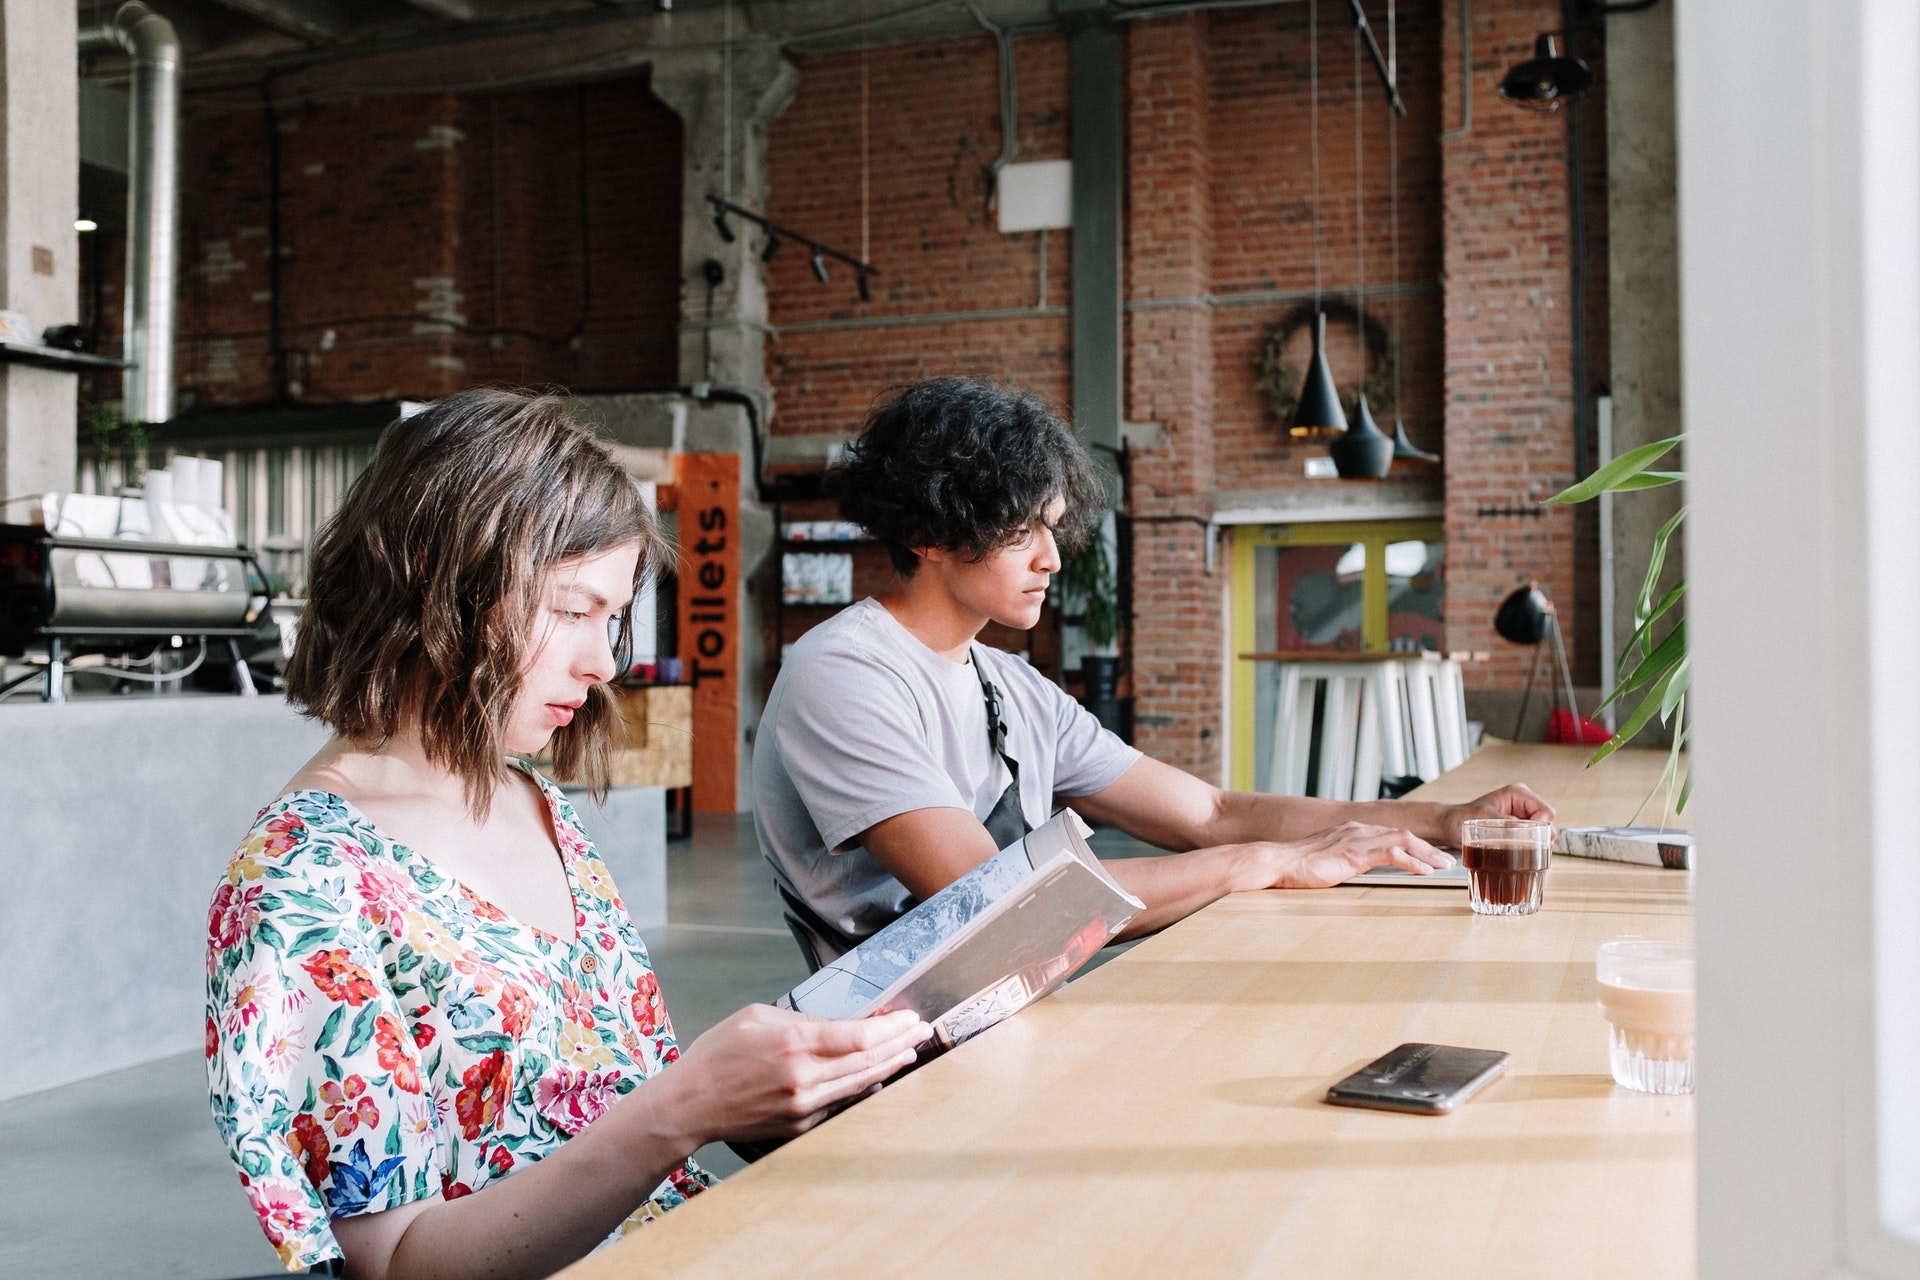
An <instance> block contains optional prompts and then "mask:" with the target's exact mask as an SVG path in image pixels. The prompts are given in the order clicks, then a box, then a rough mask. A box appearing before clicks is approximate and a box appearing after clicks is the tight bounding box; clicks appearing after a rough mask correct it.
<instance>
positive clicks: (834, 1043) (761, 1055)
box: [662, 1004, 933, 1146]
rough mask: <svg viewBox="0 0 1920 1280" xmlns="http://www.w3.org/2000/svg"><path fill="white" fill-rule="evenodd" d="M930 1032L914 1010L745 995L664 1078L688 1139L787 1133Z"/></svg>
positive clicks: (907, 1056) (875, 1076) (880, 1076)
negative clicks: (792, 1005)
mask: <svg viewBox="0 0 1920 1280" xmlns="http://www.w3.org/2000/svg"><path fill="white" fill-rule="evenodd" d="M932 1034H933V1028H931V1027H929V1026H928V1025H927V1024H926V1023H925V1022H923V1021H921V1019H920V1016H919V1015H918V1014H915V1013H911V1012H899V1013H889V1014H885V1015H883V1016H881V1017H875V1018H859V1019H854V1020H851V1021H845V1022H836V1021H832V1020H829V1019H826V1018H818V1017H814V1016H812V1015H809V1014H804V1013H794V1012H793V1011H791V1010H788V1009H778V1008H775V1007H774V1006H772V1005H766V1004H756V1005H749V1006H748V1007H747V1008H745V1009H742V1010H740V1012H738V1013H736V1014H734V1015H733V1016H732V1017H730V1018H728V1019H726V1020H725V1021H724V1022H722V1023H720V1024H719V1025H718V1026H716V1027H714V1028H713V1029H712V1030H710V1031H708V1032H707V1033H706V1034H705V1035H703V1036H701V1037H699V1038H698V1039H697V1040H695V1041H694V1042H693V1043H692V1044H691V1045H689V1046H687V1048H686V1049H685V1050H684V1051H683V1053H682V1054H681V1057H680V1061H679V1062H677V1063H676V1064H674V1066H673V1067H672V1068H671V1069H670V1070H668V1071H667V1072H665V1073H663V1077H662V1080H663V1082H664V1079H665V1077H666V1076H675V1077H678V1079H677V1082H676V1083H677V1084H678V1085H679V1086H680V1089H681V1091H682V1094H683V1096H682V1098H681V1099H679V1100H678V1101H679V1105H680V1106H682V1107H684V1108H685V1109H686V1114H684V1115H683V1116H682V1117H681V1120H682V1122H683V1123H684V1124H685V1125H686V1126H687V1128H688V1130H689V1131H690V1132H691V1133H692V1134H693V1135H694V1136H696V1137H698V1138H699V1141H698V1142H696V1143H695V1144H694V1145H695V1146H700V1145H704V1144H705V1143H707V1142H713V1141H717V1140H720V1139H727V1138H734V1139H740V1138H786V1137H792V1136H793V1135H795V1134H798V1133H804V1132H806V1131H807V1130H808V1129H810V1128H812V1127H813V1126H814V1125H816V1124H818V1123H820V1121H822V1120H823V1119H825V1118H826V1109H827V1107H828V1106H830V1105H831V1104H833V1103H835V1102H838V1101H840V1100H841V1099H842V1098H850V1097H852V1096H854V1095H855V1094H857V1093H860V1092H862V1091H864V1090H866V1089H869V1088H871V1087H872V1086H874V1085H876V1084H879V1083H880V1082H881V1081H883V1080H885V1079H886V1078H887V1077H888V1076H891V1075H892V1074H894V1073H895V1072H896V1071H899V1070H900V1069H901V1068H902V1067H905V1066H907V1065H908V1064H910V1063H911V1062H912V1061H913V1059H914V1051H915V1049H916V1048H917V1047H918V1046H919V1045H921V1044H924V1043H925V1042H926V1041H927V1039H928V1038H929V1037H930V1036H932Z"/></svg>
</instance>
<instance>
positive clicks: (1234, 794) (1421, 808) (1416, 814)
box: [1197, 791, 1453, 845]
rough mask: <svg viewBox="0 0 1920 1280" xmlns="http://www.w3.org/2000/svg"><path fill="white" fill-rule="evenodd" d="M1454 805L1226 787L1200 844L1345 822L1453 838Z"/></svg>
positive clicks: (1299, 833)
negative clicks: (1352, 799) (1278, 793)
mask: <svg viewBox="0 0 1920 1280" xmlns="http://www.w3.org/2000/svg"><path fill="white" fill-rule="evenodd" d="M1451 807H1452V806H1450V805H1444V804H1434V803H1431V802H1428V801H1422V800H1367V801H1358V802H1351V803H1350V802H1346V801H1340V800H1321V799H1318V798H1317V797H1314V796H1275V795H1266V794H1263V793H1260V792H1253V791H1223V792H1221V793H1220V803H1219V806H1218V808H1217V810H1216V812H1215V815H1214V818H1213V821H1212V822H1211V823H1210V824H1209V827H1208V830H1207V831H1206V832H1204V833H1203V837H1204V838H1203V839H1201V840H1200V841H1198V842H1197V843H1199V844H1201V845H1214V844H1232V843H1237V842H1243V841H1248V840H1301V839H1305V838H1306V837H1307V836H1310V835H1313V834H1314V833H1316V832H1320V831H1325V830H1327V828H1329V827H1337V826H1339V825H1340V824H1341V823H1343V822H1364V823H1367V824H1368V825H1369V826H1376V827H1401V828H1404V829H1406V830H1408V831H1411V832H1413V834H1414V835H1416V836H1419V837H1420V838H1421V839H1422V840H1426V841H1429V842H1433V843H1451V842H1452V840H1453V832H1452V830H1451V827H1450V825H1449V824H1448V822H1447V819H1446V815H1447V812H1448V810H1449V809H1450V808H1451Z"/></svg>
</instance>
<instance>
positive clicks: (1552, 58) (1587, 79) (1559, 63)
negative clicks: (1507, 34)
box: [1500, 35, 1593, 111]
mask: <svg viewBox="0 0 1920 1280" xmlns="http://www.w3.org/2000/svg"><path fill="white" fill-rule="evenodd" d="M1592 84H1593V72H1592V71H1591V70H1590V69H1589V68H1588V67H1587V64H1586V63H1584V62H1582V61H1581V60H1580V59H1578V58H1569V57H1565V56H1563V55H1562V54H1561V53H1560V51H1559V50H1558V49H1557V48H1555V47H1554V43H1553V37H1552V36H1550V35H1543V36H1540V37H1538V38H1536V39H1535V40H1534V42H1533V57H1531V58H1529V59H1528V60H1527V61H1525V62H1522V63H1519V64H1517V65H1516V66H1514V67H1511V68H1509V69H1508V71H1507V74H1506V76H1505V78H1503V79H1502V80H1501V81H1500V96H1501V97H1503V98H1506V99H1508V100H1509V101H1512V102H1518V103H1519V104H1521V105H1522V106H1526V107H1532V108H1533V109H1534V110H1536V111H1552V110H1555V109H1556V108H1558V107H1559V105H1560V101H1559V100H1560V99H1561V98H1571V97H1573V96H1574V95H1575V94H1580V93H1585V92H1586V91H1587V89H1588V88H1589V87H1590V86H1591V85H1592Z"/></svg>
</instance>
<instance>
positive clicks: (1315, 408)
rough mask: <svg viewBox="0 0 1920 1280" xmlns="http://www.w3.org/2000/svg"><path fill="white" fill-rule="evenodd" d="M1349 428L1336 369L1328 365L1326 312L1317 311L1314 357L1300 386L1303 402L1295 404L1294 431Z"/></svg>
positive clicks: (1306, 433)
mask: <svg viewBox="0 0 1920 1280" xmlns="http://www.w3.org/2000/svg"><path fill="white" fill-rule="evenodd" d="M1346 429H1347V411H1346V410H1345V409H1342V408H1341V407H1340V393H1339V391H1337V390H1335V389H1334V385H1333V370H1332V369H1331V368H1329V367H1328V366H1327V313H1326V312H1324V311H1315V312H1314V313H1313V356H1312V358H1311V359H1309V360H1308V361H1307V380H1306V381H1305V382H1304V383H1302V384H1301V387H1300V403H1299V404H1297V405H1296V406H1294V410H1293V427H1292V434H1293V435H1296V436H1321V437H1324V436H1338V435H1341V434H1343V433H1344V432H1345V431H1346Z"/></svg>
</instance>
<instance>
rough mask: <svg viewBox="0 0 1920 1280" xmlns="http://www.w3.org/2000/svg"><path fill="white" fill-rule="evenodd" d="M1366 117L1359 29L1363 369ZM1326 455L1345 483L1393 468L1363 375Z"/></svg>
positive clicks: (1357, 247)
mask: <svg viewBox="0 0 1920 1280" xmlns="http://www.w3.org/2000/svg"><path fill="white" fill-rule="evenodd" d="M1365 118H1366V116H1365V113H1364V111H1363V109H1362V103H1361V98H1360V33H1359V31H1358V30H1357V29H1356V30H1355V31H1354V34H1353V243H1354V257H1355V259H1356V261H1357V262H1358V264H1359V276H1360V281H1359V287H1358V288H1356V289H1355V290H1354V297H1355V298H1356V299H1357V300H1358V301H1359V308H1358V314H1359V317H1360V362H1361V368H1362V369H1363V370H1364V369H1365V368H1366V363H1367V203H1366V202H1367V180H1366V179H1367V173H1366V164H1365V161H1366V148H1365V147H1364V146H1363V145H1362V141H1361V124H1362V122H1363V121H1364V120H1365ZM1327 452H1328V453H1329V454H1331V455H1333V468H1334V470H1335V471H1338V472H1339V473H1340V478H1341V479H1342V480H1378V479H1380V478H1381V477H1382V476H1384V475H1386V474H1387V470H1388V468H1390V467H1391V466H1392V465H1393V441H1392V440H1390V439H1388V438H1387V434H1386V432H1384V431H1382V430H1380V424H1379V423H1377V422H1375V421H1374V420H1373V410H1372V409H1370V408H1368V407H1367V390H1366V379H1365V376H1364V374H1363V376H1362V378H1361V385H1360V395H1359V403H1358V405H1357V406H1356V407H1355V411H1354V415H1353V424H1352V426H1350V427H1348V428H1347V430H1346V432H1345V433H1344V434H1342V435H1340V436H1337V437H1335V439H1334V441H1333V443H1332V444H1330V445H1328V446H1327Z"/></svg>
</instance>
